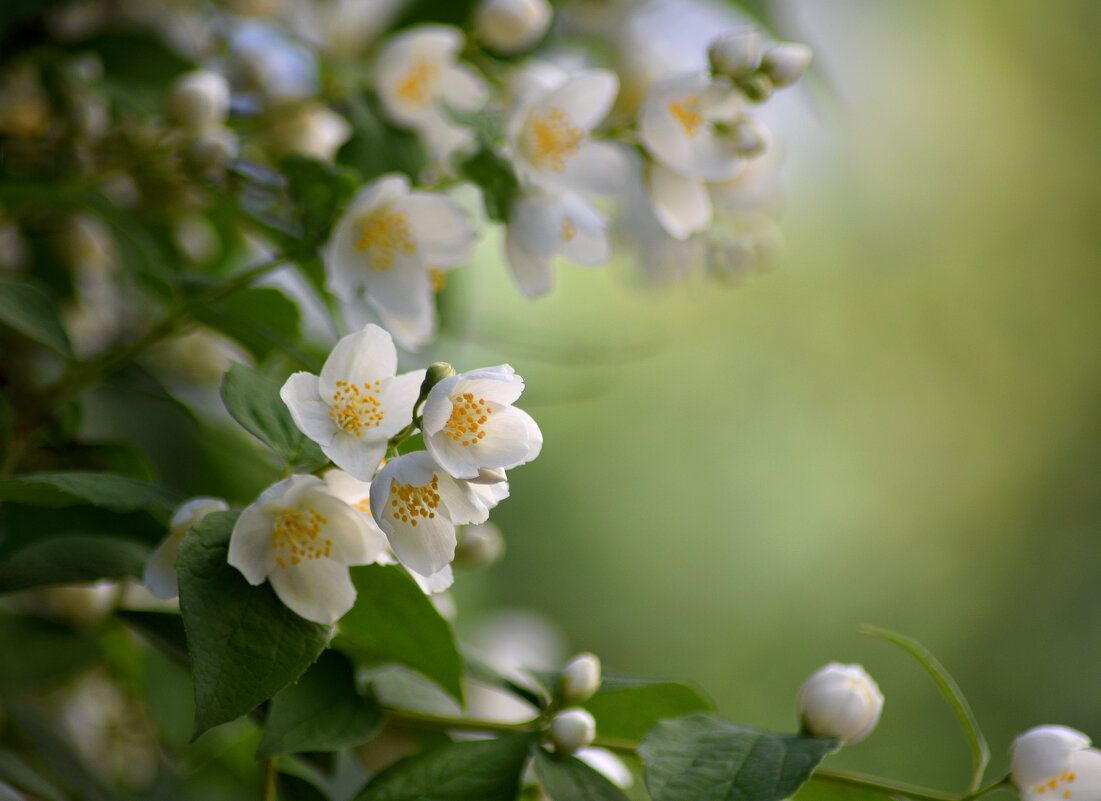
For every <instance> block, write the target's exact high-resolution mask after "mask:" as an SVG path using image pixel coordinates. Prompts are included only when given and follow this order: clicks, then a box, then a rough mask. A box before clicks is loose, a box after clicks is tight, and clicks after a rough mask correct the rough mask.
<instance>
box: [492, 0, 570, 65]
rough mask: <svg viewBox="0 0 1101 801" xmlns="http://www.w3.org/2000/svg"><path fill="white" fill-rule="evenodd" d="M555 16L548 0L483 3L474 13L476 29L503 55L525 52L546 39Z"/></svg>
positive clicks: (499, 0) (513, 0) (501, 0)
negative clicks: (544, 37)
mask: <svg viewBox="0 0 1101 801" xmlns="http://www.w3.org/2000/svg"><path fill="white" fill-rule="evenodd" d="M553 14H554V12H553V10H552V9H551V6H550V3H548V2H547V0H482V2H480V3H479V4H478V6H477V8H476V9H475V10H474V30H475V32H476V33H477V35H478V38H479V39H481V40H482V41H483V42H485V43H486V44H487V45H489V46H490V47H491V48H493V49H494V50H496V51H497V52H499V53H506V54H512V53H523V52H524V51H525V50H529V49H531V48H532V47H533V46H535V44H536V43H538V41H539V40H540V39H542V38H543V36H544V34H546V32H547V29H548V28H549V27H550V24H551V17H552V16H553Z"/></svg>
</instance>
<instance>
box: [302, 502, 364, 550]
mask: <svg viewBox="0 0 1101 801" xmlns="http://www.w3.org/2000/svg"><path fill="white" fill-rule="evenodd" d="M303 503H304V504H308V507H309V508H310V509H312V510H314V511H316V512H317V513H318V514H320V515H321V516H322V517H324V518H325V525H324V527H323V528H322V530H321V533H320V534H319V535H318V536H319V537H324V538H325V540H326V543H325V544H326V545H327V546H328V550H329V553H328V556H327V557H326V558H328V559H332V560H333V561H334V562H339V563H340V564H342V565H366V564H370V563H371V562H373V561H375V558H376V557H377V553H371V552H370V550H369V548H368V539H367V536H368V535H367V524H366V520H365V516H364V515H363V514H362V513H361V512H357V511H356V510H355V509H353V508H352V507H351V506H349V505H348V504H346V503H345V502H344V501H342V500H340V499H339V498H337V497H336V496H335V495H331V494H329V492H328V488H327V487H326V488H325V489H317V490H315V491H314V492H311V493H310V494H309V495H307V496H306V497H305V498H303Z"/></svg>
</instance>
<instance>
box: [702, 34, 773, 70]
mask: <svg viewBox="0 0 1101 801" xmlns="http://www.w3.org/2000/svg"><path fill="white" fill-rule="evenodd" d="M707 59H708V61H709V62H710V64H711V71H712V72H713V73H715V74H716V75H719V76H722V77H723V78H731V79H734V78H740V77H742V76H743V75H747V74H748V73H750V72H753V70H755V69H757V65H758V64H759V63H760V61H761V34H760V33H758V32H757V30H756V29H755V28H740V29H738V30H735V31H730V32H729V33H726V34H723V35H722V36H720V37H719V38H717V39H715V40H714V41H713V42H712V43H711V45H710V46H709V47H708V48H707Z"/></svg>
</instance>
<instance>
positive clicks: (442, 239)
mask: <svg viewBox="0 0 1101 801" xmlns="http://www.w3.org/2000/svg"><path fill="white" fill-rule="evenodd" d="M394 208H395V209H400V210H401V211H403V212H405V213H406V214H407V215H408V217H409V225H410V226H411V227H412V229H413V236H414V238H415V239H416V241H417V250H418V252H419V253H420V254H421V257H422V258H423V259H424V261H425V262H426V263H428V264H442V265H455V264H464V263H466V262H468V261H470V256H471V254H472V253H473V252H474V241H475V236H476V235H475V232H474V226H473V225H471V223H470V217H469V215H467V213H466V212H465V211H463V209H462V207H461V206H459V204H458V203H456V202H455V201H453V200H451V199H450V198H447V197H444V196H443V195H440V194H437V193H431V192H411V193H410V194H409V196H408V197H405V198H403V199H402V200H400V201H399V202H398V203H396V204H395V206H394Z"/></svg>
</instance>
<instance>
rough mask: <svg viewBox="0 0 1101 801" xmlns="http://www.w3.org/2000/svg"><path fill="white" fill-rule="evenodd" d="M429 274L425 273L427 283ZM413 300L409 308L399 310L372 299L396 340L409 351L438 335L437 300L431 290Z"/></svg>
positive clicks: (373, 304)
mask: <svg viewBox="0 0 1101 801" xmlns="http://www.w3.org/2000/svg"><path fill="white" fill-rule="evenodd" d="M427 275H428V274H427V273H424V276H425V283H426V284H427V280H428V278H427ZM413 301H414V302H413V303H412V304H410V306H409V307H408V308H405V309H402V310H397V309H393V308H389V307H386V306H384V305H383V304H381V303H378V302H375V301H374V300H373V299H372V300H371V305H372V306H373V307H374V309H375V311H376V312H378V315H379V318H380V319H381V320H382V322H383V324H384V325H385V326H386V328H387V330H388V331H390V333H391V334H393V335H394V341H395V342H397V343H398V345H400V346H401V347H403V348H405V349H406V350H409V351H415V350H417V349H418V348H419V347H420V346H421V345H423V344H425V343H426V342H428V341H429V340H431V339H432V338H433V337H434V336H435V335H436V302H435V300H434V298H433V297H432V293H431V291H425V292H424V293H423V294H421V295H419V296H417V297H416V298H414V299H413Z"/></svg>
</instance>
